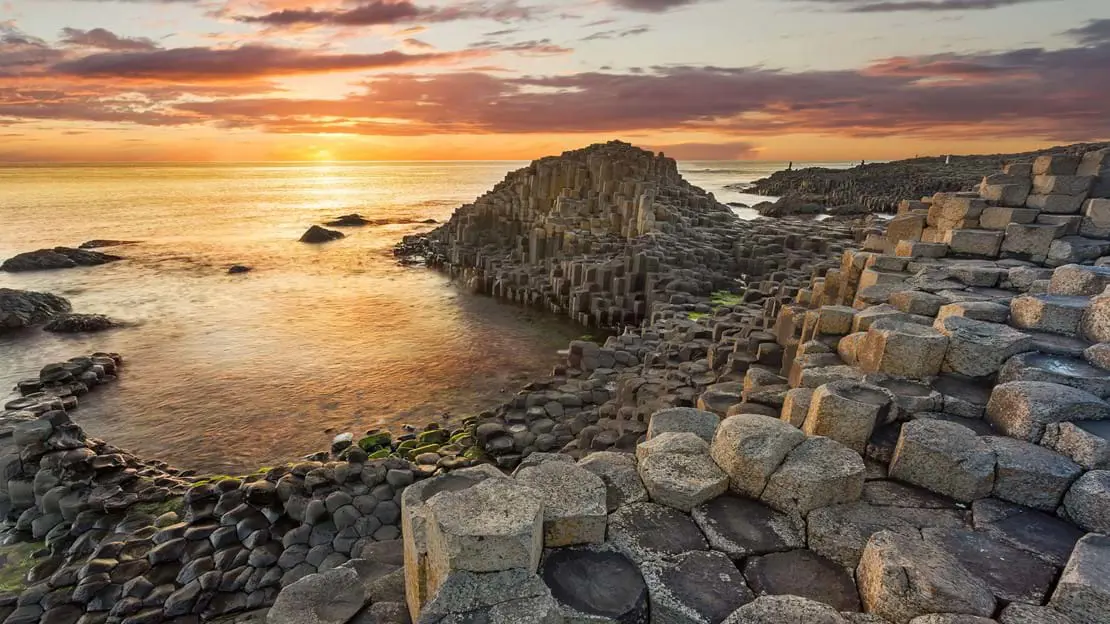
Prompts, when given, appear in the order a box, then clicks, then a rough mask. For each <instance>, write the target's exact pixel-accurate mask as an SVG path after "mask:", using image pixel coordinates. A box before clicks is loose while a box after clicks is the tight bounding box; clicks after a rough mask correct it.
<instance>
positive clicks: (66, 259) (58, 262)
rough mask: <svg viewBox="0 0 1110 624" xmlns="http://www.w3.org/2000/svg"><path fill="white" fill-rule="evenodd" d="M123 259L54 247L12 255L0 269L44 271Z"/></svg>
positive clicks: (11, 271) (83, 250) (94, 264)
mask: <svg viewBox="0 0 1110 624" xmlns="http://www.w3.org/2000/svg"><path fill="white" fill-rule="evenodd" d="M117 260H123V257H122V256H115V255H112V254H106V253H101V252H99V251H88V250H85V249H72V248H70V247H55V248H53V249H39V250H38V251H28V252H25V253H21V254H19V255H16V256H12V257H11V258H8V259H7V260H5V261H4V263H3V264H0V271H8V272H9V273H16V272H19V271H45V270H48V269H71V268H73V267H79V266H96V265H98V264H106V263H108V262H115V261H117Z"/></svg>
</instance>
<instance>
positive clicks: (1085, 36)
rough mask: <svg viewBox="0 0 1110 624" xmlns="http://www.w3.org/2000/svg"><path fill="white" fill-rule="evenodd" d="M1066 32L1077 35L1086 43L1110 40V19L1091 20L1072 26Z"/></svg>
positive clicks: (1076, 36) (1078, 39) (1076, 37)
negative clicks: (1076, 26) (1081, 24)
mask: <svg viewBox="0 0 1110 624" xmlns="http://www.w3.org/2000/svg"><path fill="white" fill-rule="evenodd" d="M1065 34H1068V35H1071V36H1073V37H1075V39H1076V40H1077V41H1079V42H1080V43H1082V44H1085V45H1094V44H1099V43H1106V42H1110V19H1096V20H1091V21H1089V22H1087V24H1086V25H1085V26H1080V27H1078V28H1072V29H1071V30H1069V31H1067V32H1066V33H1065Z"/></svg>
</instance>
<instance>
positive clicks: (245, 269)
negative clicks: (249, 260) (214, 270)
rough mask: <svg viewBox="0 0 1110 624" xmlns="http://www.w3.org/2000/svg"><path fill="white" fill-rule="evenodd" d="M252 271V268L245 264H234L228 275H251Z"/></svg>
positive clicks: (228, 270) (229, 268)
mask: <svg viewBox="0 0 1110 624" xmlns="http://www.w3.org/2000/svg"><path fill="white" fill-rule="evenodd" d="M251 270H252V269H251V267H249V266H246V265H244V264H233V265H231V266H230V267H228V269H227V273H228V275H237V274H239V273H249V272H250V271H251Z"/></svg>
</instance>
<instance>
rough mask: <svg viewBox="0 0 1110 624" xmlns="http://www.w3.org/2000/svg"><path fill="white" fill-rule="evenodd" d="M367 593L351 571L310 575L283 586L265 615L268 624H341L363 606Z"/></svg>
mask: <svg viewBox="0 0 1110 624" xmlns="http://www.w3.org/2000/svg"><path fill="white" fill-rule="evenodd" d="M366 601H367V600H366V590H365V589H364V588H363V585H362V583H361V582H360V580H359V577H358V573H357V572H355V570H353V569H351V568H332V569H331V570H327V571H326V572H320V573H319V574H309V575H308V576H306V577H304V578H302V579H300V580H299V581H297V582H295V583H292V584H290V585H288V586H286V587H285V588H284V589H282V590H281V592H280V593H279V594H278V596H277V599H276V600H275V601H274V606H273V607H271V608H270V611H269V613H267V614H266V622H267V624H344V622H346V621H347V620H349V619H351V617H353V616H354V615H355V614H356V613H358V612H359V610H361V609H362V607H363V606H364V605H365V604H366Z"/></svg>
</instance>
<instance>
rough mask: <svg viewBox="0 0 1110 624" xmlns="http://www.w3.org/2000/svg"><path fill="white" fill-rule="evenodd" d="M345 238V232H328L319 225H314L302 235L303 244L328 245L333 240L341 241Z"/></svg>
mask: <svg viewBox="0 0 1110 624" xmlns="http://www.w3.org/2000/svg"><path fill="white" fill-rule="evenodd" d="M345 236H346V235H345V234H344V233H343V232H336V231H335V230H327V229H324V228H322V227H320V226H318V225H314V226H312V227H310V228H308V230H307V231H306V232H305V233H304V234H302V235H301V238H300V241H301V242H302V243H327V242H330V241H333V240H339V239H340V238H344V237H345Z"/></svg>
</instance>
